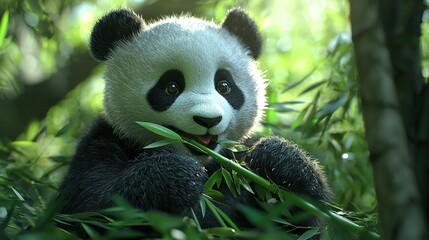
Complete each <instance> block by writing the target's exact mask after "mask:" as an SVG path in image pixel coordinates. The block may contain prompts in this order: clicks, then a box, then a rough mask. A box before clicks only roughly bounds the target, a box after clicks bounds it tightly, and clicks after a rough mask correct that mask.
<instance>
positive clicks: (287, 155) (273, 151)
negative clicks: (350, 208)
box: [246, 137, 331, 200]
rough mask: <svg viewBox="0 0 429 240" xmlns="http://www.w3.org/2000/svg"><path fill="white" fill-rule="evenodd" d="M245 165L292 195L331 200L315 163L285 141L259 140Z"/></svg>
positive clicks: (280, 139)
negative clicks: (293, 193)
mask: <svg viewBox="0 0 429 240" xmlns="http://www.w3.org/2000/svg"><path fill="white" fill-rule="evenodd" d="M246 161H247V164H248V166H249V167H250V168H251V169H252V170H254V171H255V172H256V173H258V174H259V175H261V176H263V177H266V178H268V179H269V180H272V181H273V182H274V183H276V184H278V185H281V186H283V187H285V188H287V189H289V190H291V191H294V192H297V193H301V194H305V195H309V196H311V197H314V198H316V199H322V200H329V199H330V198H331V197H330V196H331V193H330V189H329V187H328V186H327V184H326V181H325V178H324V176H323V172H322V170H321V169H320V168H319V166H318V165H317V163H316V162H315V161H314V160H312V159H311V158H310V157H308V156H307V155H306V154H305V152H303V151H302V150H301V149H300V148H299V147H298V146H297V145H296V144H294V143H292V142H290V141H287V140H286V139H284V138H281V137H267V138H262V139H260V140H259V141H258V142H257V143H256V144H255V145H254V146H253V147H252V149H251V151H250V153H249V154H248V155H247V156H246Z"/></svg>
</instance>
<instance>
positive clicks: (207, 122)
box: [193, 116, 222, 128]
mask: <svg viewBox="0 0 429 240" xmlns="http://www.w3.org/2000/svg"><path fill="white" fill-rule="evenodd" d="M193 118H194V121H195V122H196V123H198V124H199V125H201V126H203V127H206V128H211V127H213V126H216V125H217V124H218V123H219V122H220V121H222V116H219V117H214V118H207V117H201V116H194V117H193Z"/></svg>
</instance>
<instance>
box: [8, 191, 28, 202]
mask: <svg viewBox="0 0 429 240" xmlns="http://www.w3.org/2000/svg"><path fill="white" fill-rule="evenodd" d="M10 188H11V189H12V191H13V192H14V193H15V195H16V196H17V197H18V199H19V200H21V201H23V202H24V201H25V199H24V197H22V195H21V194H20V193H19V192H18V191H16V190H15V188H13V187H10Z"/></svg>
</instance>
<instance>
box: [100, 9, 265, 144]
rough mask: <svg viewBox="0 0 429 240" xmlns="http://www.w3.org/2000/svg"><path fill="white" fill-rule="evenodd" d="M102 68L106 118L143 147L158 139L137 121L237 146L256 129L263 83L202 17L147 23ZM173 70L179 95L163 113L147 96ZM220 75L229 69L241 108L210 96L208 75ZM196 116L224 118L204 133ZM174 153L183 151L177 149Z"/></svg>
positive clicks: (232, 42) (238, 46)
mask: <svg viewBox="0 0 429 240" xmlns="http://www.w3.org/2000/svg"><path fill="white" fill-rule="evenodd" d="M106 66H107V70H106V73H105V79H106V86H105V99H104V108H105V114H106V116H107V119H108V121H109V122H110V124H112V125H113V127H114V129H116V130H117V131H119V133H120V134H122V135H123V136H126V137H130V138H132V139H133V140H135V141H137V142H139V143H140V144H142V145H147V144H149V143H152V142H154V141H156V140H159V136H156V135H154V134H151V133H149V132H148V131H146V130H144V129H143V128H142V127H141V126H139V125H137V124H136V123H135V121H147V122H153V123H157V124H161V125H164V126H172V127H174V128H177V129H180V130H181V131H184V132H186V133H189V134H193V135H205V134H207V133H209V134H211V135H218V140H225V139H228V140H235V141H239V140H242V139H243V138H245V137H247V136H248V135H249V134H250V133H251V132H252V130H254V127H255V126H257V123H259V122H260V120H261V117H262V114H263V110H264V108H265V95H264V91H265V90H264V89H265V80H264V78H263V76H262V74H261V72H260V71H259V70H258V67H257V64H256V62H255V61H254V60H253V59H252V58H251V57H250V56H249V53H248V50H247V49H246V48H245V47H244V46H243V44H242V43H240V41H239V39H237V37H236V36H233V35H232V34H231V33H229V32H228V31H227V30H226V29H224V28H222V27H219V26H217V25H215V24H214V23H212V22H208V21H204V20H201V19H197V18H192V17H188V16H181V17H172V18H167V19H164V20H162V21H157V22H156V23H154V24H152V25H148V26H146V27H145V28H144V29H143V30H142V31H140V32H139V33H138V35H136V36H133V37H132V39H131V40H129V41H123V42H121V43H119V44H118V46H117V47H116V48H115V50H114V51H113V52H112V53H111V54H110V56H109V58H108V59H107V61H106ZM171 69H177V70H180V71H181V72H182V73H183V75H184V78H185V89H184V92H183V93H181V94H180V96H179V97H178V98H177V99H176V101H175V102H174V103H173V105H171V106H170V107H169V108H168V109H167V110H165V111H161V112H159V111H155V110H154V109H153V108H152V107H151V106H150V105H149V103H148V102H147V99H146V97H145V96H146V94H147V93H148V91H149V90H150V89H151V88H152V87H153V86H154V85H155V84H156V83H157V81H158V79H159V78H160V77H161V75H162V74H163V73H164V72H166V71H167V70H171ZM218 69H226V70H228V71H229V72H230V73H231V75H232V77H233V79H234V81H235V84H236V85H237V86H238V88H240V89H241V91H242V93H243V94H244V99H245V100H244V104H243V105H242V107H241V108H240V109H239V110H236V109H234V108H233V107H232V106H231V105H230V104H229V103H228V101H227V100H226V99H225V98H224V97H223V96H222V95H221V94H219V93H218V92H217V91H216V89H215V86H214V76H215V73H216V71H217V70H218ZM195 115H198V116H203V117H208V118H211V117H216V116H222V120H221V122H220V123H219V124H217V125H216V126H214V127H211V128H210V129H207V128H205V127H203V126H201V125H199V124H197V123H196V122H195V121H194V120H193V116H195ZM176 147H177V148H178V149H180V150H182V151H189V150H188V148H185V147H184V146H183V145H182V144H177V145H176ZM216 150H219V146H218V147H216Z"/></svg>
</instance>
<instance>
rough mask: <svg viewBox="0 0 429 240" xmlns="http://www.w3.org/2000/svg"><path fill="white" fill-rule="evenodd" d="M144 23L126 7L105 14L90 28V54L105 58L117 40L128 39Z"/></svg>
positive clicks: (99, 58) (100, 58)
mask: <svg viewBox="0 0 429 240" xmlns="http://www.w3.org/2000/svg"><path fill="white" fill-rule="evenodd" d="M144 25H145V23H144V21H143V19H142V18H141V17H140V16H138V15H137V14H135V13H134V12H132V11H130V10H127V9H118V10H115V11H112V12H110V13H108V14H106V15H105V16H104V17H102V18H101V19H100V20H98V22H97V23H96V24H95V26H94V28H93V29H92V33H91V38H90V43H89V49H90V51H91V54H92V56H94V58H96V59H97V60H100V61H105V60H107V58H108V57H109V54H110V53H111V52H112V51H113V49H114V48H115V47H116V44H117V43H118V42H120V41H127V40H130V39H131V37H132V36H133V35H135V34H137V33H138V32H140V31H141V30H142V28H143V27H144Z"/></svg>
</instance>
